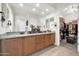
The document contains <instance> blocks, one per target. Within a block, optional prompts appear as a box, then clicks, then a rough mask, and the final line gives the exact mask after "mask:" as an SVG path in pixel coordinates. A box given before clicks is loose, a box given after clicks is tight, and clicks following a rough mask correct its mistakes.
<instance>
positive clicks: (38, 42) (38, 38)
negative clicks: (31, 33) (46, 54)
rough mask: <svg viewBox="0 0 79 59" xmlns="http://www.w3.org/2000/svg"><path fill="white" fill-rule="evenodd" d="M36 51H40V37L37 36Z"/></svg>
mask: <svg viewBox="0 0 79 59" xmlns="http://www.w3.org/2000/svg"><path fill="white" fill-rule="evenodd" d="M35 41H36V51H38V50H40V49H41V37H40V36H39V35H38V36H36V40H35Z"/></svg>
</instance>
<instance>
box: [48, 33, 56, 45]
mask: <svg viewBox="0 0 79 59" xmlns="http://www.w3.org/2000/svg"><path fill="white" fill-rule="evenodd" d="M49 38H50V39H49V44H50V45H52V44H54V43H55V34H50V36H49Z"/></svg>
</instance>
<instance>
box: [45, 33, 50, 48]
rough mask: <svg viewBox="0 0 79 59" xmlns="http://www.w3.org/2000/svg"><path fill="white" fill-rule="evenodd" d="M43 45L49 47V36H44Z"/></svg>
mask: <svg viewBox="0 0 79 59" xmlns="http://www.w3.org/2000/svg"><path fill="white" fill-rule="evenodd" d="M44 43H45V44H44V45H45V47H48V46H49V34H47V35H45V41H44Z"/></svg>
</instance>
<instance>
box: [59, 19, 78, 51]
mask: <svg viewBox="0 0 79 59" xmlns="http://www.w3.org/2000/svg"><path fill="white" fill-rule="evenodd" d="M59 19H60V46H63V47H66V48H69V49H71V50H73V51H76V52H77V36H78V34H77V33H78V32H77V31H78V30H77V29H78V23H77V20H72V21H71V22H68V23H66V22H65V19H64V17H60V18H59Z"/></svg>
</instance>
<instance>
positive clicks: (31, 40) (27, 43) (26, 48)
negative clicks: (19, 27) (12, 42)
mask: <svg viewBox="0 0 79 59" xmlns="http://www.w3.org/2000/svg"><path fill="white" fill-rule="evenodd" d="M33 52H35V37H34V36H29V37H25V39H24V40H23V53H24V55H29V54H31V53H33Z"/></svg>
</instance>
